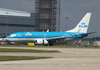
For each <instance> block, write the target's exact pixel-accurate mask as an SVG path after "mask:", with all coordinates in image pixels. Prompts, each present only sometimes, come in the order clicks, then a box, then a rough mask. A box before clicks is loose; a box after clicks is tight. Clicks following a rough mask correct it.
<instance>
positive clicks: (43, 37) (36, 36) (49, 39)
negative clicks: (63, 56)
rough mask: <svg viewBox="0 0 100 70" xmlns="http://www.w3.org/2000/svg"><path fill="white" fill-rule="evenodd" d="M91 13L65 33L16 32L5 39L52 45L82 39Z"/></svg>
mask: <svg viewBox="0 0 100 70" xmlns="http://www.w3.org/2000/svg"><path fill="white" fill-rule="evenodd" d="M90 17H91V13H87V14H86V15H85V16H84V17H83V19H82V20H81V21H80V22H79V23H78V25H77V26H76V27H75V28H74V29H72V30H68V31H65V32H16V33H12V34H10V36H7V37H6V38H5V41H9V42H34V43H35V44H43V45H50V46H51V45H53V43H54V41H57V40H61V39H67V38H71V39H73V38H84V37H87V36H88V34H91V33H93V32H91V33H87V30H88V26H89V21H90Z"/></svg>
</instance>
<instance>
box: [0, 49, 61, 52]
mask: <svg viewBox="0 0 100 70" xmlns="http://www.w3.org/2000/svg"><path fill="white" fill-rule="evenodd" d="M0 52H38V53H41V52H59V51H57V50H34V49H10V48H0Z"/></svg>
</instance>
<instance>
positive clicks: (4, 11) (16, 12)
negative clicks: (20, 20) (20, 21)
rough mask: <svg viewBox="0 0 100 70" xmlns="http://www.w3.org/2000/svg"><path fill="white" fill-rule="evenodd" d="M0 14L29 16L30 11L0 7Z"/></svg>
mask: <svg viewBox="0 0 100 70" xmlns="http://www.w3.org/2000/svg"><path fill="white" fill-rule="evenodd" d="M0 15H9V16H23V17H30V16H31V13H28V12H23V11H16V10H10V9H3V8H0Z"/></svg>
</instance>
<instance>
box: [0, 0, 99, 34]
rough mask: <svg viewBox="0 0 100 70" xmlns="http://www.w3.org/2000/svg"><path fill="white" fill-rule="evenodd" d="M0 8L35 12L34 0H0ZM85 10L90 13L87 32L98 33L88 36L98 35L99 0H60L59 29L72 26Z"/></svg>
mask: <svg viewBox="0 0 100 70" xmlns="http://www.w3.org/2000/svg"><path fill="white" fill-rule="evenodd" d="M0 8H5V9H12V10H19V11H26V12H33V13H34V12H35V0H0ZM87 12H91V13H92V17H91V21H90V25H89V29H88V32H92V31H97V32H98V33H96V34H92V35H90V36H95V35H96V36H100V0H61V25H60V31H66V17H68V19H67V29H68V30H69V29H72V28H74V27H75V26H76V25H77V24H78V22H79V21H80V20H81V19H82V18H83V17H84V15H85V14H86V13H87Z"/></svg>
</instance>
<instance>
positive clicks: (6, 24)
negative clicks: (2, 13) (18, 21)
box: [6, 12, 9, 36]
mask: <svg viewBox="0 0 100 70" xmlns="http://www.w3.org/2000/svg"><path fill="white" fill-rule="evenodd" d="M6 14H7V15H6V16H7V17H6V36H7V23H8V14H9V13H8V12H6Z"/></svg>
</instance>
